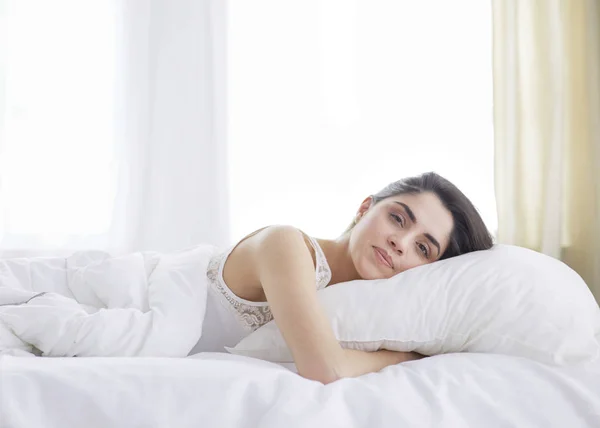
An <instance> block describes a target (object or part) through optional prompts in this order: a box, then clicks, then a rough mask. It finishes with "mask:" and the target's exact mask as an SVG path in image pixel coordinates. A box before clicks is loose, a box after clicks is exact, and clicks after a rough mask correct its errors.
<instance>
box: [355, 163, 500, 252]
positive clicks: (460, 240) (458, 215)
mask: <svg viewBox="0 0 600 428" xmlns="http://www.w3.org/2000/svg"><path fill="white" fill-rule="evenodd" d="M424 192H431V193H434V194H435V195H436V196H437V197H438V198H439V199H440V200H441V201H442V204H443V205H444V207H446V209H447V210H448V211H450V213H451V214H452V219H453V221H454V226H453V228H452V232H451V233H450V241H449V243H448V248H446V251H444V254H442V256H441V257H440V260H443V259H448V258H450V257H454V256H458V255H460V254H465V253H470V252H472V251H479V250H488V249H490V248H491V247H492V245H494V243H493V239H492V235H491V234H490V232H489V231H488V229H487V227H486V226H485V223H484V222H483V219H482V218H481V215H480V214H479V212H478V211H477V209H476V208H475V206H474V205H473V204H472V203H471V201H470V200H469V198H467V197H466V196H465V194H464V193H463V192H461V191H460V190H459V189H458V188H457V187H456V186H455V185H454V184H452V183H451V182H450V181H448V180H446V179H445V178H444V177H442V176H440V175H438V174H436V173H435V172H427V173H425V174H421V175H418V176H416V177H408V178H403V179H402V180H398V181H395V182H393V183H391V184H388V185H387V186H386V187H384V188H383V189H382V190H380V191H379V192H377V193H375V194H374V195H371V196H372V198H373V204H377V203H379V202H381V201H382V200H384V199H386V198H389V197H391V196H396V195H402V194H418V193H424ZM355 225H356V221H354V222H353V223H352V224H351V225H350V226H349V227H348V229H346V232H348V231H350V230H352V228H353V227H354V226H355Z"/></svg>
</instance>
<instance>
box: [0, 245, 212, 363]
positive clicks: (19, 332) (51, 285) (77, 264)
mask: <svg viewBox="0 0 600 428" xmlns="http://www.w3.org/2000/svg"><path fill="white" fill-rule="evenodd" d="M214 251H215V248H214V247H212V246H208V245H201V246H196V247H193V248H190V249H186V250H183V251H179V252H176V253H171V254H159V253H155V252H143V253H133V254H128V255H124V256H121V257H109V255H108V254H106V253H103V252H96V251H85V252H78V253H75V254H73V255H72V256H70V257H67V258H31V259H6V260H0V355H2V354H9V355H27V354H28V353H32V352H35V353H41V354H43V355H44V356H56V357H61V356H65V357H71V356H154V357H183V356H186V355H188V353H189V352H190V350H191V349H192V348H193V346H194V345H195V344H196V343H197V341H198V339H199V338H200V335H201V332H202V322H203V320H204V313H205V309H206V290H207V286H206V268H207V265H208V262H209V260H210V257H211V256H212V255H213V254H214Z"/></svg>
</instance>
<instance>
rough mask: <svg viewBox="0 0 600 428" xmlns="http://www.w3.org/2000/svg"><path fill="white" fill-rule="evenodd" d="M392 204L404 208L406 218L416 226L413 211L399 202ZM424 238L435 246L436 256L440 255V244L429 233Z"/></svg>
mask: <svg viewBox="0 0 600 428" xmlns="http://www.w3.org/2000/svg"><path fill="white" fill-rule="evenodd" d="M394 202H395V203H397V204H398V205H400V206H402V208H404V211H406V214H408V216H409V217H410V219H411V221H412V222H413V223H414V224H417V218H416V217H415V213H413V211H412V210H411V209H410V207H409V206H408V205H406V204H405V203H404V202H399V201H394ZM425 238H427V239H429V241H430V242H431V243H432V244H433V245H435V246H436V248H437V252H438V256H439V255H440V243H439V242H438V241H437V239H435V238H434V237H433V236H431V235H430V234H429V233H426V234H425Z"/></svg>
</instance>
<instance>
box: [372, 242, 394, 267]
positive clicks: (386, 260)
mask: <svg viewBox="0 0 600 428" xmlns="http://www.w3.org/2000/svg"><path fill="white" fill-rule="evenodd" d="M373 249H374V251H375V258H376V259H377V261H379V262H380V263H381V264H383V265H384V266H387V267H389V268H390V269H393V268H394V266H393V265H392V260H391V259H390V256H388V254H387V253H386V252H385V251H383V250H382V249H381V248H379V247H373Z"/></svg>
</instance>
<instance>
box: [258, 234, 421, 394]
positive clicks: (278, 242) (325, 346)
mask: <svg viewBox="0 0 600 428" xmlns="http://www.w3.org/2000/svg"><path fill="white" fill-rule="evenodd" d="M252 247H253V250H252V252H251V253H252V257H251V258H252V262H253V263H254V266H255V268H256V269H257V275H258V277H259V279H260V282H261V285H262V287H263V290H264V292H265V295H266V297H267V300H268V302H269V305H270V308H271V312H272V313H273V316H274V318H275V321H276V323H277V326H278V327H279V329H280V331H281V333H282V335H283V337H284V339H285V341H286V343H287V344H288V346H289V348H290V350H291V352H292V355H293V357H294V361H295V363H296V368H297V369H298V373H299V374H300V375H302V376H304V377H306V378H309V379H314V380H317V381H320V382H322V383H329V382H333V381H335V380H337V379H340V378H342V377H353V376H359V375H362V374H365V373H369V372H373V371H378V370H381V369H382V368H384V367H386V366H388V365H391V364H397V363H400V362H403V361H408V360H411V359H416V358H418V357H420V356H419V355H418V354H413V353H404V352H392V351H377V352H363V351H351V350H345V349H343V348H342V347H341V346H340V344H339V343H338V341H337V339H336V337H335V335H334V333H333V329H332V328H331V326H330V324H329V320H328V319H327V317H326V315H325V312H324V311H323V309H322V308H321V305H320V303H319V300H318V299H317V292H316V288H315V267H314V264H313V259H312V256H311V254H310V251H309V249H308V246H307V244H306V242H305V240H304V236H303V235H302V233H301V232H300V231H299V230H297V229H295V228H293V227H291V226H272V227H269V228H267V229H265V230H263V231H261V232H260V233H259V234H257V235H256V239H255V240H254V244H253V245H252Z"/></svg>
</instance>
